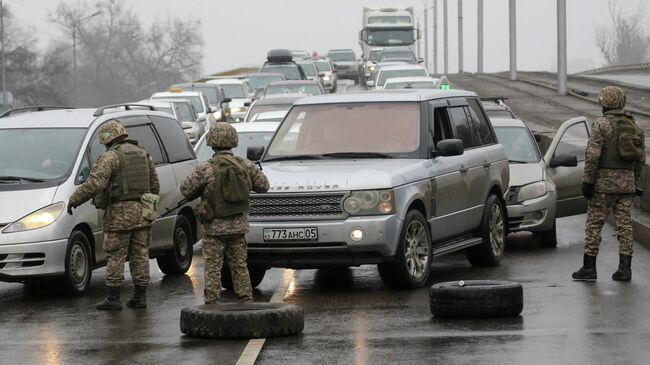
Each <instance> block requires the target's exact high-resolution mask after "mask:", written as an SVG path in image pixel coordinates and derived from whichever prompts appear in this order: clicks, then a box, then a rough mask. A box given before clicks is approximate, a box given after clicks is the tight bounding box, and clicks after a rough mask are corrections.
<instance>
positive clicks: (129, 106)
mask: <svg viewBox="0 0 650 365" xmlns="http://www.w3.org/2000/svg"><path fill="white" fill-rule="evenodd" d="M120 107H124V109H125V110H131V109H132V108H133V107H136V108H142V109H148V110H153V111H156V108H155V107H154V106H153V105H146V104H133V103H124V104H113V105H106V106H102V107H99V108H97V110H95V112H94V113H93V116H94V117H98V116H100V115H104V111H106V109H114V108H120Z"/></svg>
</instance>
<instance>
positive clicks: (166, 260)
mask: <svg viewBox="0 0 650 365" xmlns="http://www.w3.org/2000/svg"><path fill="white" fill-rule="evenodd" d="M173 232H174V233H173V234H174V237H173V240H174V245H173V247H172V249H171V250H169V251H168V252H167V254H166V255H165V256H161V257H158V258H157V259H156V261H157V262H158V267H159V268H160V271H162V272H163V273H165V274H167V275H182V274H185V273H186V272H187V270H189V268H190V266H191V265H192V257H193V255H194V251H193V250H192V247H193V244H194V239H193V237H194V235H193V234H192V229H191V228H190V222H189V221H188V220H187V218H185V216H182V215H179V216H178V217H176V225H175V226H174V231H173Z"/></svg>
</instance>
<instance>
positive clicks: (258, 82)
mask: <svg viewBox="0 0 650 365" xmlns="http://www.w3.org/2000/svg"><path fill="white" fill-rule="evenodd" d="M247 80H248V82H249V83H250V84H251V86H252V87H253V88H254V89H255V90H257V89H263V88H265V87H266V85H268V84H269V83H270V82H273V81H282V80H285V78H284V77H282V76H280V75H269V76H257V75H256V76H249V77H248V78H247Z"/></svg>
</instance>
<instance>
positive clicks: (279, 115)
mask: <svg viewBox="0 0 650 365" xmlns="http://www.w3.org/2000/svg"><path fill="white" fill-rule="evenodd" d="M287 112H289V111H288V110H276V111H272V112H262V113H256V114H255V115H254V116H252V117H251V119H250V120H249V122H255V123H260V122H278V123H279V122H281V121H282V120H283V119H284V117H286V116H287Z"/></svg>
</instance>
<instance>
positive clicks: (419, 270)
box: [378, 210, 432, 289]
mask: <svg viewBox="0 0 650 365" xmlns="http://www.w3.org/2000/svg"><path fill="white" fill-rule="evenodd" d="M428 227H429V225H428V224H427V221H426V219H425V218H424V216H422V213H420V212H418V211H417V210H411V211H409V212H408V213H406V218H405V219H404V224H403V225H402V232H401V233H400V240H399V244H398V245H397V253H396V255H395V261H393V262H388V263H383V264H379V265H378V268H379V275H380V276H381V280H382V281H383V282H384V283H385V284H386V285H388V286H390V287H392V288H400V289H401V288H407V289H410V288H419V287H422V286H424V285H426V284H427V281H428V280H429V274H430V272H431V257H432V256H431V233H430V232H429V229H428Z"/></svg>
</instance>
